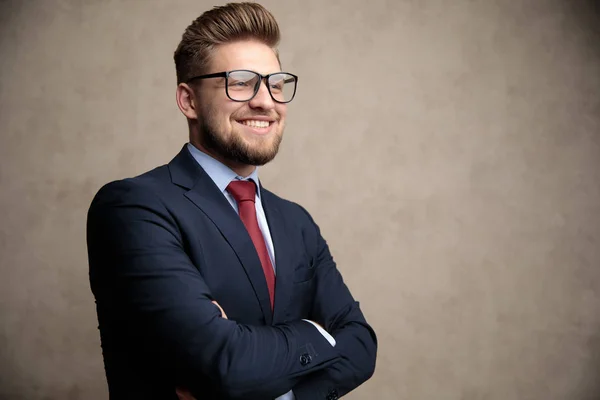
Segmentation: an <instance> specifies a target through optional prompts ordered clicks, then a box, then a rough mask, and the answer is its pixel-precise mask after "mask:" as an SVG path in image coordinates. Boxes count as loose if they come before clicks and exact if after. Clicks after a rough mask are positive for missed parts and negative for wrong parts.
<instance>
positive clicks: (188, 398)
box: [175, 388, 196, 400]
mask: <svg viewBox="0 0 600 400" xmlns="http://www.w3.org/2000/svg"><path fill="white" fill-rule="evenodd" d="M175 393H177V397H178V398H179V400H196V398H195V397H194V396H192V393H191V392H190V391H189V390H187V389H183V388H176V389H175Z"/></svg>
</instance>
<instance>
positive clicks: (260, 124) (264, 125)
mask: <svg viewBox="0 0 600 400" xmlns="http://www.w3.org/2000/svg"><path fill="white" fill-rule="evenodd" d="M242 124H244V125H247V126H249V127H252V128H267V127H268V126H269V121H256V120H252V119H247V120H244V121H242Z"/></svg>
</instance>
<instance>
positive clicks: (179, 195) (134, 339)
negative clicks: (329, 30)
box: [88, 3, 377, 400]
mask: <svg viewBox="0 0 600 400" xmlns="http://www.w3.org/2000/svg"><path fill="white" fill-rule="evenodd" d="M278 42H279V28H278V26H277V23H276V21H275V19H274V18H273V16H272V15H271V14H270V13H269V12H268V11H267V10H265V9H264V8H263V7H262V6H260V5H258V4H256V3H238V4H228V5H225V6H222V7H216V8H214V9H213V10H210V11H208V12H206V13H204V14H203V15H201V16H200V17H199V18H198V19H196V20H195V21H194V22H193V23H192V24H191V25H190V26H189V27H188V28H187V30H186V31H185V33H184V35H183V37H182V40H181V43H180V44H179V46H178V48H177V50H176V52H175V64H176V70H177V80H178V86H177V92H176V98H177V104H178V106H179V108H180V110H181V112H182V113H183V114H184V115H185V117H186V118H187V121H188V125H189V134H190V143H188V144H186V145H185V146H184V147H183V149H182V150H181V152H180V153H179V154H178V155H177V156H176V157H175V158H174V159H173V160H172V161H171V162H170V163H169V164H168V165H164V166H161V167H158V168H156V169H154V170H152V171H150V172H147V173H145V174H143V175H141V176H138V177H135V178H131V179H125V180H122V181H117V182H112V183H109V184H108V185H106V186H104V187H103V188H102V189H101V190H100V191H99V192H98V194H97V195H96V197H95V198H94V200H93V202H92V205H91V207H90V210H89V214H88V254H89V263H90V282H91V287H92V291H93V293H94V296H95V298H96V304H97V312H98V320H99V327H100V336H101V342H102V349H103V356H104V362H105V369H106V375H107V381H108V386H109V392H110V398H111V399H177V397H178V396H180V397H181V398H196V399H198V400H200V399H275V398H280V399H293V398H296V399H298V400H303V399H311V400H312V399H336V398H337V397H338V396H342V395H344V394H346V393H347V392H349V391H351V390H352V389H354V388H356V387H357V386H358V385H360V384H361V383H363V382H364V381H365V380H367V379H368V378H369V377H370V376H371V375H372V374H373V371H374V368H375V356H376V348H377V344H376V338H375V333H374V332H373V330H372V329H371V327H370V326H369V325H368V324H367V322H366V321H365V318H364V317H363V314H362V312H361V311H360V309H359V306H358V303H357V302H355V301H354V299H353V298H352V296H351V294H350V292H349V291H348V288H347V287H346V285H345V284H344V282H343V280H342V277H341V275H340V273H339V272H338V270H337V269H336V266H335V263H334V261H333V259H332V257H331V255H330V252H329V249H328V247H327V244H326V242H325V241H324V239H323V238H322V237H321V234H320V232H319V228H318V227H317V225H316V224H315V223H314V222H313V220H312V218H311V217H310V215H309V214H308V213H307V212H306V211H305V210H304V209H303V208H302V207H300V206H299V205H297V204H294V203H292V202H289V201H286V200H283V199H281V198H279V197H277V196H276V195H275V194H273V193H271V192H269V191H268V190H266V189H265V188H264V187H262V185H261V184H260V181H259V180H258V175H257V168H256V166H260V165H263V164H265V163H267V162H269V161H270V160H272V159H273V158H274V157H275V155H276V153H277V150H278V147H279V143H280V141H281V138H282V134H283V129H284V125H285V118H286V113H287V104H288V103H289V102H290V101H291V100H292V99H293V98H294V95H295V90H296V84H297V80H298V79H297V77H296V76H295V75H293V74H291V73H286V72H282V71H281V67H280V63H279V59H278V53H277V49H276V46H277V44H278Z"/></svg>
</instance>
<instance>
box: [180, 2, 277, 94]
mask: <svg viewBox="0 0 600 400" xmlns="http://www.w3.org/2000/svg"><path fill="white" fill-rule="evenodd" d="M279 36H280V35H279V26H278V25H277V21H276V20H275V17H274V16H273V14H271V13H270V12H269V11H268V10H267V9H266V8H264V7H263V6H261V5H260V4H258V3H228V4H226V5H224V6H218V7H214V8H213V9H212V10H209V11H206V12H205V13H203V14H202V15H201V16H199V17H198V18H196V20H194V22H192V23H191V25H190V26H188V27H187V29H186V30H185V32H184V33H183V36H182V37H181V42H179V46H177V50H175V55H174V57H173V58H174V59H175V70H176V72H177V83H181V82H186V81H187V80H188V79H190V78H191V77H193V76H196V75H201V74H203V73H206V69H207V67H208V64H209V62H210V56H211V54H212V51H213V50H214V49H215V48H216V47H217V46H218V45H220V44H224V43H229V42H234V41H238V40H247V39H255V40H258V41H260V42H262V43H264V44H266V45H267V46H269V47H271V48H272V49H273V51H274V52H275V55H276V56H277V59H278V60H279V54H278V52H277V45H278V44H279Z"/></svg>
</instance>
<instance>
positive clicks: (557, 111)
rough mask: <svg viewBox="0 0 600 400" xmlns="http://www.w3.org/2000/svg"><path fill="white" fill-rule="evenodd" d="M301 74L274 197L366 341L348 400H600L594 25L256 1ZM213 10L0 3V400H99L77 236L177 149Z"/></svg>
mask: <svg viewBox="0 0 600 400" xmlns="http://www.w3.org/2000/svg"><path fill="white" fill-rule="evenodd" d="M264 4H265V5H266V6H267V7H269V8H270V9H271V10H272V11H273V13H274V14H275V15H276V17H277V18H278V19H279V22H280V25H281V27H282V30H283V34H284V41H283V43H282V47H281V53H282V59H283V62H284V66H285V69H287V70H290V71H293V72H296V73H297V74H298V75H299V76H300V88H299V93H298V97H297V100H295V101H294V103H293V104H292V106H291V110H290V113H291V118H290V121H289V127H288V130H287V132H286V137H285V140H284V142H283V150H282V151H281V153H280V155H279V157H278V158H277V160H276V161H275V162H274V163H272V164H271V165H269V166H267V167H265V168H264V169H262V171H261V175H262V178H263V180H264V182H265V184H266V186H268V187H269V188H270V189H272V190H274V191H275V192H278V193H279V194H281V195H283V196H285V197H288V198H291V199H294V200H296V201H298V202H300V203H301V204H303V205H304V206H306V207H307V208H308V209H309V210H310V211H311V212H312V213H313V215H314V216H315V218H316V220H317V221H318V222H319V224H320V225H321V227H322V229H323V231H324V234H325V236H326V238H327V239H328V241H329V242H330V245H331V247H332V250H333V253H334V255H335V256H336V258H337V261H338V264H339V268H340V270H341V271H342V272H343V274H344V276H345V278H346V280H347V282H348V284H349V286H350V287H351V289H352V290H353V292H354V294H355V296H356V297H357V298H358V299H359V300H360V301H361V303H362V307H363V308H364V311H365V313H366V315H367V317H368V319H369V320H370V322H371V323H372V324H373V326H374V327H375V329H376V331H377V333H378V335H379V340H380V347H379V358H378V365H377V371H376V374H375V376H374V377H373V379H372V380H370V381H369V382H368V383H367V384H365V385H363V386H362V387H360V388H359V389H358V390H356V391H355V392H354V393H353V394H351V395H349V396H348V398H351V399H410V400H413V399H414V400H439V399H443V400H444V399H448V400H483V399H486V400H487V399H490V400H506V399H532V400H534V399H535V400H541V399H543V400H553V399H561V400H574V399H598V398H600V34H599V33H600V28H599V27H600V19H599V18H598V15H599V14H600V11H599V10H598V8H599V6H598V3H597V2H594V1H581V0H565V1H558V0H522V1H510V0H495V1H493V0H488V1H484V0H480V1H469V0H452V1H443V0H423V1H415V0H412V1H409V0H372V1H358V0H356V1H341V0H338V1H319V0H304V1H300V0H295V1H287V0H286V1H275V0H268V1H265V2H264ZM211 5H213V3H212V2H210V1H206V0H203V1H197V0H196V1H193V0H187V1H173V2H172V1H159V0H152V1H133V0H131V1H117V0H113V1H109V0H105V1H100V0H96V1H92V0H85V1H84V0H80V1H76V0H62V1H59V0H44V1H42V0H37V1H33V0H29V1H27V0H23V1H16V0H14V1H13V0H9V1H7V0H0V50H1V53H0V73H1V77H0V166H1V168H0V183H1V188H2V189H1V192H0V213H1V214H0V216H1V219H0V221H1V222H0V261H1V264H0V267H1V271H0V273H1V275H0V277H1V278H0V313H1V314H0V317H1V319H0V324H1V329H0V398H3V399H4V398H6V399H27V400H38V399H40V400H41V399H88V400H95V399H105V398H107V392H106V387H105V386H106V385H105V380H104V374H103V368H102V362H101V354H100V348H99V337H98V331H97V322H96V315H95V309H94V304H93V298H92V295H91V293H90V291H89V285H88V281H87V255H86V247H85V217H86V212H87V207H88V205H89V202H90V201H91V198H92V196H93V195H94V193H95V191H96V190H97V189H98V188H99V187H100V186H101V185H102V184H103V183H105V182H107V181H109V180H113V179H117V178H122V177H125V176H132V175H135V174H138V173H141V172H143V171H145V170H147V169H150V168H152V167H154V166H156V165H158V164H162V163H166V162H168V161H169V160H170V159H171V157H172V156H174V155H175V153H176V152H177V151H178V150H179V149H180V147H181V146H182V144H183V143H184V141H185V140H186V134H187V131H186V125H185V122H184V119H183V117H182V116H181V115H180V114H179V111H178V110H177V108H176V105H175V101H174V89H175V74H174V67H173V63H172V52H173V51H174V49H175V47H176V45H177V43H178V41H179V38H180V36H181V33H182V32H183V30H184V28H185V27H186V26H187V25H188V24H189V23H190V22H191V21H192V19H194V18H195V17H196V16H197V15H199V14H200V13H201V12H202V11H204V10H206V9H207V8H208V7H209V6H211Z"/></svg>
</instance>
